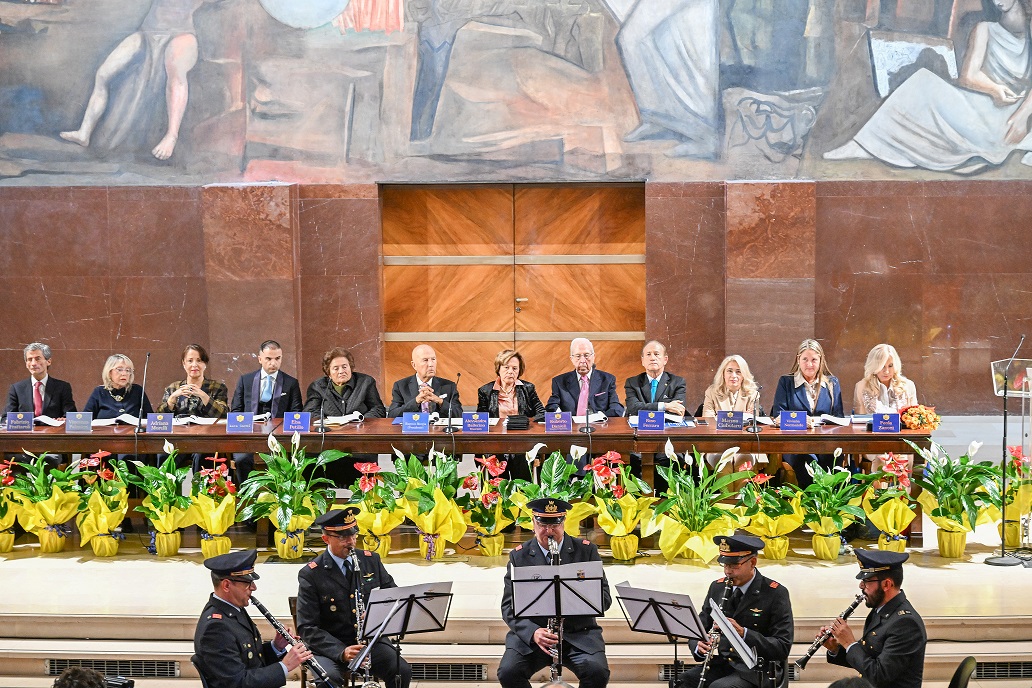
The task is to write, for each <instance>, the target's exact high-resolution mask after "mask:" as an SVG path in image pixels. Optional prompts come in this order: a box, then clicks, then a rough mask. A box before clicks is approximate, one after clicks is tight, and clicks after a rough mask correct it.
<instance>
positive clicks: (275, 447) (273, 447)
mask: <svg viewBox="0 0 1032 688" xmlns="http://www.w3.org/2000/svg"><path fill="white" fill-rule="evenodd" d="M268 444H269V451H271V452H272V453H273V454H275V453H277V452H278V451H279V450H280V449H281V447H280V443H279V440H277V439H276V436H275V435H273V434H272V433H271V432H270V433H269V442H268Z"/></svg>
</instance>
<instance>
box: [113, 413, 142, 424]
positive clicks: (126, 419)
mask: <svg viewBox="0 0 1032 688" xmlns="http://www.w3.org/2000/svg"><path fill="white" fill-rule="evenodd" d="M115 420H117V421H118V422H119V423H125V424H126V425H133V426H136V427H139V426H141V425H142V426H143V427H147V419H146V418H137V417H136V416H132V415H129V414H128V413H123V414H122V415H120V416H118V417H116V418H115Z"/></svg>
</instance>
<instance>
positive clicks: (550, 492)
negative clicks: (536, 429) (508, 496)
mask: <svg viewBox="0 0 1032 688" xmlns="http://www.w3.org/2000/svg"><path fill="white" fill-rule="evenodd" d="M541 446H542V445H538V446H536V447H534V449H532V450H531V452H533V454H535V455H536V454H537V451H538V450H539V449H540V448H541ZM585 451H586V450H584V449H583V448H580V447H574V448H572V449H571V451H570V459H571V460H569V461H567V460H566V457H565V456H563V453H562V452H559V451H555V452H552V453H551V454H549V456H548V458H547V459H545V460H544V462H543V463H542V464H541V470H540V472H539V474H538V480H537V482H529V481H527V480H522V479H519V478H517V479H515V480H514V481H513V482H514V483H515V490H514V491H513V494H512V501H513V502H515V503H516V505H517V506H519V508H520V512H519V518H518V519H517V520H518V522H519V524H520V525H521V526H529V525H530V524H531V521H532V519H533V514H532V513H531V511H530V509H528V508H527V502H532V501H534V500H535V499H541V498H543V497H554V498H555V499H561V500H563V501H564V502H570V503H571V504H572V505H573V508H572V509H570V510H569V511H567V512H566V521H565V522H564V524H563V530H564V531H565V532H566V534H567V535H570V536H577V535H579V534H580V524H581V521H583V520H584V519H585V518H587V517H588V516H591V515H592V514H594V513H595V507H594V505H592V504H591V503H590V502H588V501H586V500H587V498H588V496H589V495H590V494H591V487H592V480H591V479H588V478H587V477H586V476H585V477H584V478H577V477H576V475H575V474H576V473H577V461H578V460H579V459H580V458H581V457H583V456H584V453H585ZM531 452H528V453H527V457H528V458H527V461H528V463H532V462H533V461H535V460H536V456H534V457H532V456H531Z"/></svg>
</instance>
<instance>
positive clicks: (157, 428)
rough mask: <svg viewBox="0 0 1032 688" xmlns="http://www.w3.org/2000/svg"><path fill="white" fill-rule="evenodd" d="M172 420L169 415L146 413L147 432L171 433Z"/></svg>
mask: <svg viewBox="0 0 1032 688" xmlns="http://www.w3.org/2000/svg"><path fill="white" fill-rule="evenodd" d="M172 418H173V416H172V414H171V413H148V414H147V432H163V433H170V432H172Z"/></svg>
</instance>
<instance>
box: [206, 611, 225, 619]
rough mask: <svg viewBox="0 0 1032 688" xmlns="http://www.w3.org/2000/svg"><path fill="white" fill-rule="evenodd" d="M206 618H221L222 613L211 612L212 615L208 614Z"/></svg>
mask: <svg viewBox="0 0 1032 688" xmlns="http://www.w3.org/2000/svg"><path fill="white" fill-rule="evenodd" d="M208 618H209V619H221V618H222V614H219V613H218V612H214V613H212V615H211V616H209V617H208Z"/></svg>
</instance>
